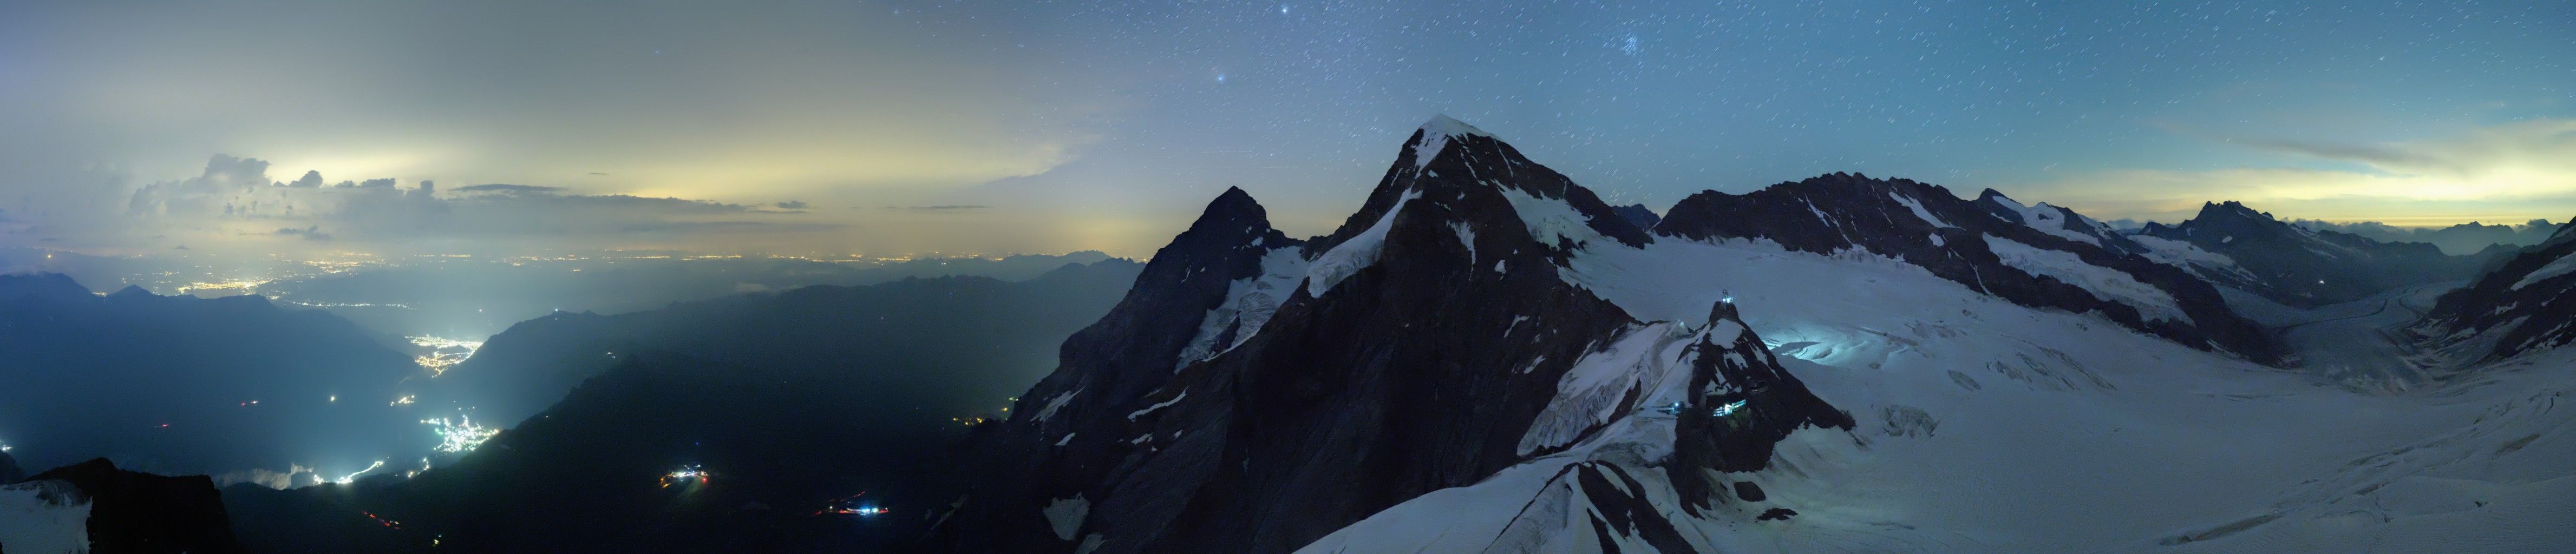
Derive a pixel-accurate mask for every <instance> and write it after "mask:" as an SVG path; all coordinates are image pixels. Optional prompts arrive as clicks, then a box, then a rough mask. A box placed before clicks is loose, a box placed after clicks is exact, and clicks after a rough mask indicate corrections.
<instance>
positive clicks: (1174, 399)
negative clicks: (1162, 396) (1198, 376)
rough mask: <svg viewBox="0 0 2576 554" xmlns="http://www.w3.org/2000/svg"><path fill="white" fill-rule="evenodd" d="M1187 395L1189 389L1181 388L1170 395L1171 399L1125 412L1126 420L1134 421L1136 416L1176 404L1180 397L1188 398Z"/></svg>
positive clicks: (1143, 415)
mask: <svg viewBox="0 0 2576 554" xmlns="http://www.w3.org/2000/svg"><path fill="white" fill-rule="evenodd" d="M1189 397H1190V391H1189V390H1188V389H1182V390H1181V393H1180V394H1176V395H1172V399H1171V400H1165V401H1162V402H1159V403H1155V404H1154V405H1152V406H1146V407H1145V409H1142V410H1136V411H1134V412H1130V413H1128V414H1127V420H1128V421H1135V420H1136V418H1140V417H1145V414H1150V413H1154V412H1155V411H1156V410H1161V409H1163V408H1168V407H1171V406H1172V405H1173V404H1178V403H1180V402H1181V399H1183V398H1189Z"/></svg>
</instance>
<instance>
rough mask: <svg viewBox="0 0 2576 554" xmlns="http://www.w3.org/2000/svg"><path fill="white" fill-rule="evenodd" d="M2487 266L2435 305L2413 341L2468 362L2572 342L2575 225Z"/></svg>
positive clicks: (2574, 337) (2575, 306) (2575, 313)
mask: <svg viewBox="0 0 2576 554" xmlns="http://www.w3.org/2000/svg"><path fill="white" fill-rule="evenodd" d="M2491 267H2492V270H2490V271H2488V272H2486V273H2485V274H2484V275H2481V276H2479V277H2478V278H2477V280H2476V281H2472V282H2470V283H2469V286H2467V287H2465V288H2461V289H2458V290H2454V291H2451V292H2449V293H2447V294H2443V295H2442V297H2441V299H2440V300H2438V301H2435V303H2434V305H2433V310H2432V311H2431V312H2428V313H2426V314H2425V316H2424V320H2423V322H2422V323H2419V324H2417V325H2416V326H2415V327H2414V328H2412V329H2410V330H2409V332H2410V333H2411V334H2413V335H2415V336H2414V338H2415V339H2416V340H2417V341H2419V342H2421V343H2423V344H2424V345H2426V346H2429V347H2432V348H2436V349H2439V350H2442V351H2446V352H2448V353H2450V354H2451V355H2452V356H2453V357H2456V358H2461V359H2468V360H2484V359H2498V358H2505V357H2509V356H2513V355H2515V354H2520V353H2523V352H2528V351H2533V350H2539V349H2545V348H2550V347H2556V346H2562V345H2565V344H2567V343H2569V342H2576V302H2571V301H2569V299H2570V298H2576V223H2569V224H2567V225H2565V226H2561V227H2559V228H2558V234H2557V235H2554V236H2552V237H2550V239H2549V240H2548V241H2545V242H2542V243H2540V244H2538V245H2534V246H2531V247H2528V248H2524V249H2522V250H2521V251H2519V252H2515V253H2513V254H2512V255H2511V256H2510V257H2504V258H2502V259H2501V261H2500V262H2499V263H2495V264H2492V265H2491Z"/></svg>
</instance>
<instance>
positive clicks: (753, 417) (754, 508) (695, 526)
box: [226, 354, 961, 553]
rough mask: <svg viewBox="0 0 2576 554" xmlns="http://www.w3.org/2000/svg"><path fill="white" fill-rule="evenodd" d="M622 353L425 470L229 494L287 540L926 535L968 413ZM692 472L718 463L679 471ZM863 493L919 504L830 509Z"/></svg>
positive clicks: (596, 542) (456, 543)
mask: <svg viewBox="0 0 2576 554" xmlns="http://www.w3.org/2000/svg"><path fill="white" fill-rule="evenodd" d="M621 358H622V360H621V361H620V362H619V363H618V365H617V366H616V367H614V368H611V369H609V370H608V371H607V372H606V373H603V374H601V375H599V376H597V377H594V378H592V379H590V380H588V381H587V382H584V383H583V384H582V385H581V386H580V387H579V388H577V389H575V390H573V391H572V393H571V394H570V395H568V396H566V397H565V398H564V399H563V402H561V403H560V404H557V405H556V406H554V407H553V408H550V409H548V410H546V411H545V412H544V413H543V414H542V415H539V416H537V417H534V418H530V419H529V420H527V421H525V422H523V423H520V424H518V425H517V426H514V427H512V428H511V429H510V430H509V431H507V432H504V433H502V434H501V435H499V436H498V437H495V438H494V439H492V441H491V442H488V443H485V444H484V445H483V447H482V448H480V449H477V450H475V451H474V452H473V453H472V454H471V455H469V456H466V457H465V458H463V459H461V460H459V461H457V462H456V463H454V464H451V465H448V466H444V467H440V468H438V469H436V470H432V471H428V472H424V473H422V474H421V475H420V476H419V477H417V478H413V479H408V480H404V479H393V478H387V479H381V480H370V481H365V482H361V483H359V484H357V485H355V486H333V487H312V488H306V489H297V490H292V491H272V490H265V489H246V488H242V487H236V488H234V489H230V490H227V491H226V494H227V500H228V501H229V503H230V505H231V506H232V507H233V511H234V513H235V514H237V515H236V519H238V520H239V523H238V527H239V528H240V529H241V530H242V535H243V540H244V542H246V543H248V544H250V545H252V546H253V547H255V548H256V549H257V550H259V551H262V552H279V553H287V552H315V553H323V552H350V551H365V552H846V551H852V550H860V551H869V550H877V549H882V548H886V547H888V546H889V545H891V544H894V543H896V542H898V541H899V540H900V539H905V538H909V537H912V536H914V533H915V530H916V529H917V527H918V525H919V524H920V522H921V521H922V520H921V517H922V514H923V508H922V507H926V506H933V505H936V504H937V503H938V502H941V501H943V499H942V498H941V497H942V496H945V492H944V491H937V490H935V489H929V488H927V487H928V486H930V485H932V484H934V483H935V481H934V480H931V479H927V478H925V477H924V475H926V474H929V473H933V472H937V471H939V468H938V467H937V466H936V465H934V464H932V463H931V462H930V455H932V454H935V453H937V452H939V449H938V448H936V447H935V446H934V445H938V444H941V443H943V442H946V441H950V440H954V439H955V438H956V437H957V436H959V434H960V429H961V427H960V426H958V425H956V424H954V423H948V422H944V421H943V422H941V423H943V424H944V425H933V424H924V423H920V422H912V421H905V420H901V419H896V418H890V417H888V416H889V414H888V413H887V410H886V409H885V408H884V406H883V405H882V403H881V402H880V400H881V399H879V398H872V397H875V396H878V395H879V394H878V391H876V390H872V389H871V388H870V387H868V386H865V385H863V384H861V383H858V382H855V380H853V379H848V378H845V377H835V376H824V375H803V376H781V375H775V374H772V373H769V372H765V371H763V370H761V369H758V368H750V367H738V366H726V365H721V364H715V363H711V362H706V361H704V360H698V359H693V358H688V357H684V356H673V355H661V354H636V355H621ZM690 468H694V471H698V472H703V474H704V477H703V478H694V477H692V478H685V479H667V480H666V479H665V477H668V476H670V474H672V473H674V472H678V471H683V470H689V469H690ZM666 482H667V483H670V484H669V486H664V484H665V483H666ZM853 496H856V497H857V498H858V500H859V501H863V502H865V503H867V504H871V505H886V506H904V507H906V508H907V509H905V510H904V512H903V513H901V514H882V515H875V516H867V517H862V516H858V515H852V514H838V513H818V512H824V511H825V510H827V509H828V508H832V507H835V504H834V503H835V501H838V500H843V499H848V498H851V497H853ZM855 505H856V504H848V503H845V504H841V505H840V506H841V507H850V506H855Z"/></svg>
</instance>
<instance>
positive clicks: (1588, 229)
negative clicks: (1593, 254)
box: [1494, 186, 1601, 247]
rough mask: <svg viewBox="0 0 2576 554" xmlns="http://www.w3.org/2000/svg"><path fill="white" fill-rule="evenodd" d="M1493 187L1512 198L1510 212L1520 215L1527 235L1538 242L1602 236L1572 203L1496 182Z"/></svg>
mask: <svg viewBox="0 0 2576 554" xmlns="http://www.w3.org/2000/svg"><path fill="white" fill-rule="evenodd" d="M1494 190H1498V191H1501V192H1502V194H1503V199H1504V200H1509V201H1511V203H1512V213H1514V214H1518V215H1519V216H1520V218H1521V225H1522V226H1523V227H1527V228H1528V229H1529V234H1530V238H1532V239H1536V240H1538V242H1539V244H1544V245H1548V246H1551V247H1553V246H1556V245H1557V244H1558V243H1559V242H1561V241H1573V242H1574V244H1577V245H1581V244H1588V243H1590V242H1592V239H1596V238H1601V232H1600V231H1594V230H1592V218H1590V217H1586V216H1584V215H1583V212H1581V211H1577V210H1575V209H1574V205H1573V204H1568V203H1566V202H1565V201H1564V200H1561V199H1556V198H1544V197H1540V196H1538V195H1535V194H1530V193H1529V192H1526V191H1522V190H1520V189H1515V188H1509V187H1502V186H1496V187H1494Z"/></svg>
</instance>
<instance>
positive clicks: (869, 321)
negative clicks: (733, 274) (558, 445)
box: [406, 260, 1139, 424]
mask: <svg viewBox="0 0 2576 554" xmlns="http://www.w3.org/2000/svg"><path fill="white" fill-rule="evenodd" d="M1138 267H1139V266H1138V264H1136V263H1135V262H1130V261H1126V260H1108V261H1102V262H1098V263H1094V264H1090V265H1067V266H1064V267H1062V268H1059V269H1058V270H1056V271H1053V272H1049V273H1046V274H1044V275H1040V276H1038V277H1037V278H1034V279H1030V280H1027V281H1020V282H1009V281H1000V280H995V279H989V278H983V277H943V278H936V279H907V280H903V281H897V282H893V283H885V284H879V285H870V286H860V287H836V286H817V287H807V288H801V289H796V290H792V291H786V292H780V293H775V294H749V295H739V296H733V297H727V298H721V299H716V300H709V301H703V302H683V303H678V304H673V305H671V306H670V307H668V308H664V309H660V310H652V311H644V312H635V313H628V314H619V315H599V314H593V313H570V312H566V313H557V314H554V315H550V316H546V317H541V318H537V319H533V320H529V321H525V322H521V323H519V324H517V325H513V326H511V327H510V330H508V331H505V332H503V333H501V334H499V335H495V336H493V337H492V338H491V339H490V340H488V341H486V342H485V343H484V345H483V347H482V348H481V349H480V350H478V351H476V352H475V354H474V356H473V358H471V359H468V360H466V361H465V362H464V363H461V364H458V365H457V366H455V367H454V368H452V369H450V370H448V371H447V372H446V373H445V374H444V375H442V376H440V377H438V378H436V379H430V380H426V381H421V382H416V383H414V384H413V385H415V388H416V390H413V389H406V391H407V393H409V392H417V393H418V394H419V395H420V401H421V403H422V405H423V406H428V407H433V408H436V409H442V410H443V409H462V408H466V407H471V409H470V410H466V411H464V413H470V414H472V415H473V416H474V417H475V418H476V419H477V420H478V421H482V422H486V423H487V424H499V423H505V422H515V421H519V420H522V419H525V418H527V417H529V416H532V415H535V414H536V413H537V412H538V411H540V410H543V409H545V408H546V407H547V406H550V405H552V404H554V402H555V401H556V400H558V399H561V398H562V397H563V394H564V392H565V391H568V390H571V389H572V387H573V385H575V384H578V383H580V382H581V381H582V380H584V379H588V378H590V377H591V376H593V375H598V374H599V373H600V372H601V371H604V370H606V369H607V368H608V367H610V366H611V365H614V364H615V360H616V358H617V356H618V355H619V354H621V353H632V352H640V351H645V350H654V351H664V352H671V353H678V354H684V355H688V356H693V357H699V358H703V359H706V360H709V361H714V362H718V363H725V364H732V365H740V366H744V367H757V368H761V369H762V370H763V371H769V372H774V373H775V374H778V375H784V376H806V375H834V374H864V375H866V376H868V377H869V378H870V379H871V380H870V381H867V383H868V384H869V386H871V387H875V388H877V389H879V390H883V391H886V393H885V394H884V395H883V396H882V397H879V398H875V399H873V400H872V401H875V402H882V403H885V404H886V405H887V406H889V407H893V408H897V409H900V410H902V411H904V412H906V413H908V414H910V415H907V416H906V417H911V418H915V419H919V420H922V421H939V422H945V421H947V419H948V418H949V417H951V416H958V415H965V414H969V413H974V412H977V411H992V410H998V409H999V408H1001V407H1002V406H1005V405H1007V403H1008V402H1009V397H1010V396H1012V395H1013V394H1015V393H1017V392H1018V391H1019V390H1020V389H1019V387H1020V385H1021V384H1024V383H1028V382H1030V381H1033V380H1035V379H1036V378H1037V377H1038V376H1039V375H1040V373H1041V372H1042V371H1043V368H1045V367H1047V366H1048V365H1050V362H1051V361H1052V360H1053V359H1054V355H1055V349H1054V348H1052V347H1051V346H1050V345H1052V344H1054V343H1056V342H1057V341H1058V340H1059V337H1063V336H1065V335H1066V334H1070V333H1071V332H1072V331H1073V330H1074V329H1077V328H1080V327H1081V326H1082V324H1083V323H1085V322H1088V321H1091V320H1092V319H1094V318H1097V317H1098V316H1099V314H1101V313H1102V312H1105V311H1107V310H1108V306H1109V305H1110V304H1111V303H1113V302H1115V301H1116V298H1117V297H1118V294H1119V293H1120V292H1121V291H1124V290H1126V289H1127V287H1128V286H1129V284H1130V283H1132V282H1133V281H1134V276H1135V274H1136V271H1137V269H1138Z"/></svg>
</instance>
